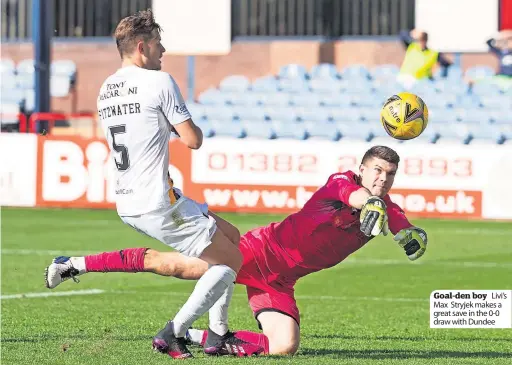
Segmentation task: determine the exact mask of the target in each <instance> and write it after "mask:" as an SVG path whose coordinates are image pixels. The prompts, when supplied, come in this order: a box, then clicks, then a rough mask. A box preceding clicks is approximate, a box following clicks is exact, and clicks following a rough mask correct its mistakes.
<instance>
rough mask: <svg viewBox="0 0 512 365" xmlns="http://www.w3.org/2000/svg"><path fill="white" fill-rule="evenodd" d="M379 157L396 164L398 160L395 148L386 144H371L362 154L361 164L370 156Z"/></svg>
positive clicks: (369, 158)
mask: <svg viewBox="0 0 512 365" xmlns="http://www.w3.org/2000/svg"><path fill="white" fill-rule="evenodd" d="M374 157H376V158H380V159H381V160H384V161H387V162H389V163H393V164H395V165H397V166H398V163H399V162H400V156H398V153H396V151H395V150H393V149H392V148H389V147H386V146H373V147H372V148H370V149H369V150H368V151H366V153H365V154H364V156H363V160H362V161H361V164H362V165H364V164H365V163H366V161H368V160H371V159H372V158H374Z"/></svg>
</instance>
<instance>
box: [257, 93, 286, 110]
mask: <svg viewBox="0 0 512 365" xmlns="http://www.w3.org/2000/svg"><path fill="white" fill-rule="evenodd" d="M290 98H291V96H290V95H289V94H286V93H282V92H274V93H266V94H264V95H262V97H261V104H262V105H264V106H279V107H283V106H288V105H290Z"/></svg>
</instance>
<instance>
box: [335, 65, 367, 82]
mask: <svg viewBox="0 0 512 365" xmlns="http://www.w3.org/2000/svg"><path fill="white" fill-rule="evenodd" d="M341 77H342V78H343V79H345V80H354V81H357V80H368V79H369V78H370V72H369V71H368V69H367V68H366V66H364V65H357V64H355V65H350V66H347V67H345V68H343V70H342V71H341Z"/></svg>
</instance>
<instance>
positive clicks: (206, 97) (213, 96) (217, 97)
mask: <svg viewBox="0 0 512 365" xmlns="http://www.w3.org/2000/svg"><path fill="white" fill-rule="evenodd" d="M197 100H198V101H199V102H200V103H201V104H204V105H223V104H225V103H226V100H225V97H224V94H223V93H222V92H221V91H220V90H217V89H213V88H211V89H208V90H206V91H204V92H202V93H201V94H200V95H199V97H198V98H197Z"/></svg>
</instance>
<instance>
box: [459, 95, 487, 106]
mask: <svg viewBox="0 0 512 365" xmlns="http://www.w3.org/2000/svg"><path fill="white" fill-rule="evenodd" d="M480 104H481V102H480V97H479V96H478V95H474V94H462V95H459V96H458V98H457V103H456V104H455V105H454V108H456V109H457V108H465V109H474V108H478V107H479V106H480Z"/></svg>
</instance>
